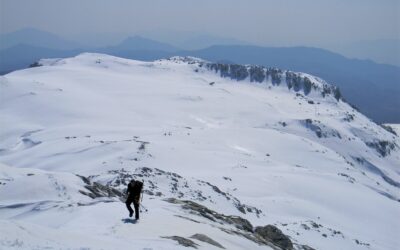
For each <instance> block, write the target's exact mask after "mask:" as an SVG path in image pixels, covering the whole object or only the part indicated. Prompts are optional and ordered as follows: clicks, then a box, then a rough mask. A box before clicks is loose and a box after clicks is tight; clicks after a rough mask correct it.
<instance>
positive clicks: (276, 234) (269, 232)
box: [255, 225, 293, 250]
mask: <svg viewBox="0 0 400 250" xmlns="http://www.w3.org/2000/svg"><path fill="white" fill-rule="evenodd" d="M255 233H256V234H258V235H260V236H261V237H262V238H263V239H265V240H267V241H270V242H272V243H274V244H275V245H277V246H279V247H281V248H282V249H285V250H286V249H287V250H291V249H293V244H292V241H291V240H290V239H289V237H288V236H286V235H285V234H283V233H282V231H281V230H279V228H277V227H275V226H273V225H267V226H264V227H256V228H255Z"/></svg>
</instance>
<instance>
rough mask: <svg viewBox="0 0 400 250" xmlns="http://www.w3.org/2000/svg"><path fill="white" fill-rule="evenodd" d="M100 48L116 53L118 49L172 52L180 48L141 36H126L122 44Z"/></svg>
mask: <svg viewBox="0 0 400 250" xmlns="http://www.w3.org/2000/svg"><path fill="white" fill-rule="evenodd" d="M99 50H101V51H104V52H110V53H114V52H118V51H133V50H148V51H150V50H152V51H166V52H172V51H177V50H179V49H177V48H176V47H174V46H172V45H170V44H167V43H162V42H158V41H155V40H151V39H147V38H144V37H141V36H133V37H128V38H126V39H125V40H124V41H122V42H121V43H120V44H118V45H116V46H111V47H107V48H104V49H99Z"/></svg>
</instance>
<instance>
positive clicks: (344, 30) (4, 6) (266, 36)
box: [0, 0, 400, 45]
mask: <svg viewBox="0 0 400 250" xmlns="http://www.w3.org/2000/svg"><path fill="white" fill-rule="evenodd" d="M0 11H1V12H0V32H1V33H7V32H12V31H15V30H18V29H21V28H24V27H33V28H37V29H41V30H45V31H49V32H52V33H55V34H58V35H62V36H64V37H72V36H75V35H77V34H82V33H123V34H131V35H133V34H138V33H143V32H157V31H162V30H163V31H190V32H197V33H207V34H212V35H218V36H222V37H231V38H235V39H239V40H244V41H249V42H252V43H255V44H276V43H282V44H287V45H296V44H299V45H301V44H312V45H319V44H329V43H339V42H353V41H359V40H376V39H400V0H246V1H245V0H143V1H136V0H0Z"/></svg>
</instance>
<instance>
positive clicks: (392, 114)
mask: <svg viewBox="0 0 400 250" xmlns="http://www.w3.org/2000/svg"><path fill="white" fill-rule="evenodd" d="M0 41H1V45H0V48H2V49H1V50H0V73H2V74H5V73H8V72H10V71H13V70H17V69H22V68H26V67H28V66H29V65H30V64H32V63H33V62H35V61H37V60H39V59H41V58H54V57H71V56H74V55H77V54H79V53H82V52H86V51H87V52H98V53H106V54H110V55H115V56H119V57H125V58H129V59H137V60H145V61H152V60H155V59H160V58H166V57H171V56H174V55H180V56H195V57H200V58H203V59H206V60H209V61H216V62H218V61H223V62H231V63H240V64H259V65H264V66H269V67H279V68H283V69H289V70H293V71H301V72H307V73H310V74H313V75H317V76H320V77H321V78H323V79H325V80H327V81H328V82H330V83H332V84H335V85H337V86H339V87H340V89H341V90H342V93H343V95H344V97H345V98H346V99H347V100H348V101H349V102H350V103H352V104H354V105H355V106H357V107H358V108H359V109H360V110H361V111H362V112H363V113H364V114H366V115H367V116H369V117H370V118H372V119H373V120H374V121H376V122H379V123H400V110H399V109H398V107H400V98H399V97H400V67H397V66H392V65H386V64H378V63H375V62H373V61H369V60H357V59H349V58H346V57H344V56H342V55H340V54H336V53H333V52H330V51H328V50H324V49H318V48H310V47H281V48H279V47H259V46H250V45H214V46H210V47H208V48H205V49H200V50H181V49H179V48H176V47H175V46H172V45H170V44H167V43H163V42H159V41H155V40H151V39H147V38H143V37H140V36H134V37H129V38H127V39H125V40H124V41H122V42H121V43H120V44H118V45H116V46H109V47H104V48H87V47H84V46H82V47H80V45H79V44H77V43H74V42H70V41H68V40H64V39H62V38H60V37H58V36H56V35H53V34H51V33H47V32H41V31H38V30H34V29H26V30H22V31H19V32H15V33H11V34H3V35H1V36H0Z"/></svg>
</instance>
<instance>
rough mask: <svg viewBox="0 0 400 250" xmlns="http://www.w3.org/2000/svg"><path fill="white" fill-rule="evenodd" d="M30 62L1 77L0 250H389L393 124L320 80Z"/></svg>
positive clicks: (395, 164)
mask: <svg viewBox="0 0 400 250" xmlns="http://www.w3.org/2000/svg"><path fill="white" fill-rule="evenodd" d="M39 63H40V64H41V65H42V66H40V67H35V68H29V69H25V70H20V71H15V72H12V73H10V74H7V75H5V76H1V78H0V122H1V123H0V162H1V163H2V164H1V165H0V249H122V248H125V249H181V248H182V249H187V248H189V249H190V248H192V247H194V248H198V249H221V248H225V249H292V246H293V249H328V250H329V249H332V250H337V249H352V250H353V249H374V250H375V249H376V250H395V249H399V248H400V239H399V237H398V236H399V235H400V220H399V218H400V148H399V146H400V138H399V136H398V135H396V133H397V134H399V132H400V129H399V128H400V126H399V125H390V126H391V127H393V131H388V129H387V128H386V129H385V128H383V127H382V126H379V125H377V124H375V123H373V122H372V121H371V120H369V119H368V118H367V117H365V116H364V115H362V114H361V113H359V112H358V111H357V110H355V109H353V108H352V107H351V106H350V105H348V104H347V103H346V102H344V101H343V100H341V99H340V98H338V97H337V96H335V94H334V91H335V89H334V88H333V87H332V86H330V85H329V84H327V83H326V82H324V81H323V80H321V79H319V78H317V77H313V76H310V75H307V74H304V73H294V72H286V71H276V70H275V69H270V72H272V73H270V74H268V69H266V68H258V67H254V66H241V67H239V68H238V67H236V66H232V65H231V66H229V65H222V64H220V65H218V64H212V63H209V62H205V61H202V60H200V59H196V58H180V57H174V58H171V59H165V60H158V61H154V62H141V61H134V60H127V59H122V58H117V57H113V56H108V55H103V54H91V53H84V54H81V55H79V56H77V57H74V58H67V59H45V60H41V61H40V62H39ZM235 67H236V68H235ZM233 69H235V70H236V71H233ZM243 69H244V71H243ZM252 71H254V72H258V73H257V74H256V75H252V73H248V72H252ZM260 72H261V73H260ZM276 77H278V78H279V80H278V82H277V80H276ZM289 77H294V79H297V83H300V85H296V84H297V83H296V82H294V85H293V86H292V84H291V83H290V79H289ZM307 81H310V82H309V83H311V84H312V85H311V86H312V88H311V89H308V88H307V86H308V85H306V84H307V83H306V82H307ZM131 178H136V179H140V180H143V181H144V189H145V190H144V197H143V202H142V205H143V206H142V214H141V219H140V220H139V221H134V220H132V219H130V218H129V217H128V211H127V209H126V208H125V204H124V203H123V201H124V197H123V193H124V189H125V188H126V184H127V183H128V181H129V180H130V179H131ZM266 225H274V226H276V227H277V228H279V229H280V230H281V231H282V233H283V234H285V235H287V237H288V239H290V241H291V244H292V246H291V245H290V246H283V245H280V244H281V243H279V242H281V241H279V242H275V241H273V240H272V239H269V238H268V239H267V238H263V237H261V234H260V233H258V232H259V231H258V229H257V227H264V226H266ZM282 244H284V243H282Z"/></svg>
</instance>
